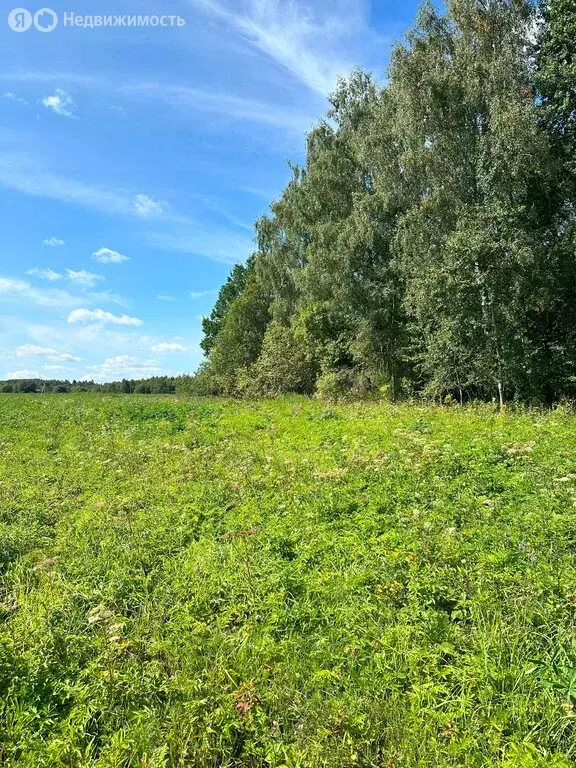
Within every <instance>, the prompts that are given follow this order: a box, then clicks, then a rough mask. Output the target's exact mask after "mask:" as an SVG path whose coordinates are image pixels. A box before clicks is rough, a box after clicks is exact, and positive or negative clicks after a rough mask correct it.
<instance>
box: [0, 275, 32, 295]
mask: <svg viewBox="0 0 576 768" xmlns="http://www.w3.org/2000/svg"><path fill="white" fill-rule="evenodd" d="M29 288H30V285H29V284H28V283H25V282H24V281H23V280H12V279H11V278H10V277H0V293H25V292H26V291H27V290H28V289H29Z"/></svg>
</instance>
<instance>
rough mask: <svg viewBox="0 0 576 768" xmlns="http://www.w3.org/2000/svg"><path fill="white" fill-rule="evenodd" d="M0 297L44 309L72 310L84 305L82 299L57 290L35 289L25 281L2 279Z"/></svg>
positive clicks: (0, 278)
mask: <svg viewBox="0 0 576 768" xmlns="http://www.w3.org/2000/svg"><path fill="white" fill-rule="evenodd" d="M0 296H5V297H7V298H10V299H12V300H18V301H29V302H32V303H33V304H38V305H40V306H42V307H58V308H63V309H70V308H72V307H77V306H78V305H79V304H81V303H82V299H80V298H78V297H77V296H71V295H70V294H69V293H67V292H66V291H61V290H57V289H55V288H34V287H33V286H31V285H30V283H27V282H25V281H24V280H14V279H12V278H9V277H0Z"/></svg>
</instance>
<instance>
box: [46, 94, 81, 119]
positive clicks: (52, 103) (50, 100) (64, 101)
mask: <svg viewBox="0 0 576 768" xmlns="http://www.w3.org/2000/svg"><path fill="white" fill-rule="evenodd" d="M40 103H41V104H42V105H43V106H44V107H46V108H47V109H51V110H52V111H53V112H55V113H56V114H57V115H61V116H62V117H74V118H75V117H76V115H75V114H74V113H75V112H76V103H75V101H74V99H73V98H72V96H70V94H69V93H66V91H63V90H62V88H56V92H55V93H54V94H53V95H52V96H45V97H44V98H43V99H40Z"/></svg>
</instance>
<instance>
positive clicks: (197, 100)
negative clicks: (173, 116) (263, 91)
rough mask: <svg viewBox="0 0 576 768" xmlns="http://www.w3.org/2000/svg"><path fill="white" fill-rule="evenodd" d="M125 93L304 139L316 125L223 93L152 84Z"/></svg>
mask: <svg viewBox="0 0 576 768" xmlns="http://www.w3.org/2000/svg"><path fill="white" fill-rule="evenodd" d="M123 90H124V92H125V93H131V94H141V95H144V96H148V97H153V98H155V99H159V100H162V101H164V102H165V103H167V104H170V105H172V106H184V107H187V108H189V109H190V110H191V111H192V112H194V113H198V112H200V113H201V112H211V113H214V114H218V115H221V116H222V117H225V118H228V119H234V120H246V121H247V122H252V123H264V124H266V125H270V126H273V127H275V128H281V129H282V130H283V131H290V132H291V133H295V134H296V135H297V136H298V137H301V136H302V135H303V134H304V133H305V132H306V131H308V130H309V129H310V127H311V126H312V125H313V123H314V122H315V119H316V118H315V117H314V116H313V115H312V114H306V113H302V112H300V111H298V110H297V109H286V108H283V107H281V106H278V105H271V104H268V103H266V102H260V101H256V100H254V99H246V98H243V97H241V96H236V95H230V94H226V93H222V92H215V91H204V90H202V89H199V88H190V87H188V86H184V85H174V84H170V83H160V82H148V83H132V84H129V85H126V86H124V87H123Z"/></svg>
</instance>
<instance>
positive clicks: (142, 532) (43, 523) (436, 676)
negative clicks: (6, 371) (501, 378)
mask: <svg viewBox="0 0 576 768" xmlns="http://www.w3.org/2000/svg"><path fill="white" fill-rule="evenodd" d="M575 456H576V421H575V420H574V418H573V417H572V416H571V415H570V414H568V413H567V412H564V411H561V410H557V411H554V412H548V413H544V412H535V411H533V412H526V413H517V414H510V413H509V414H503V415H500V414H498V413H495V412H494V411H493V410H492V409H491V408H488V407H486V408H478V409H463V410H461V409H457V408H444V409H440V408H423V407H422V408H420V407H417V406H408V405H399V406H390V405H378V404H360V405H347V406H342V407H332V408H329V409H328V408H327V407H326V406H324V405H321V404H319V403H316V402H313V401H310V400H305V399H297V398H294V399H292V398H291V399H285V400H279V401H276V402H261V403H237V402H229V401H212V402H201V401H190V400H178V399H175V398H172V399H170V398H165V397H138V396H126V397H121V396H119V397H113V396H108V397H104V396H86V395H84V396H66V395H64V396H46V397H42V396H18V395H5V396H0V574H1V575H0V765H2V766H34V767H36V766H46V767H47V768H48V767H49V768H54V767H58V766H78V767H79V768H86V767H92V766H114V767H116V766H118V767H119V766H139V767H140V768H152V766H154V767H155V768H160V766H193V767H194V766H197V767H202V768H209V767H211V766H214V767H216V766H222V767H228V768H232V766H234V767H239V766H242V767H250V768H252V767H257V766H274V767H275V768H279V767H280V766H289V768H308V767H309V768H317V767H320V766H327V768H344V767H349V766H350V767H353V766H373V767H374V768H392V767H393V766H394V767H395V768H413V767H415V766H426V767H428V766H430V767H434V768H442V767H443V766H478V768H480V767H482V768H485V767H486V766H507V767H508V768H515V767H516V766H529V767H536V766H542V768H544V767H546V768H548V767H549V766H556V767H557V768H559V767H566V768H567V767H568V766H571V765H573V757H574V755H575V754H576V734H575V723H576V712H575V710H574V703H575V701H576V642H575V641H574V623H575V614H576V567H575V552H576V507H575V504H576V465H575V462H574V459H575Z"/></svg>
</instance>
